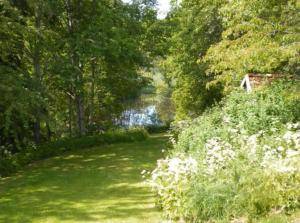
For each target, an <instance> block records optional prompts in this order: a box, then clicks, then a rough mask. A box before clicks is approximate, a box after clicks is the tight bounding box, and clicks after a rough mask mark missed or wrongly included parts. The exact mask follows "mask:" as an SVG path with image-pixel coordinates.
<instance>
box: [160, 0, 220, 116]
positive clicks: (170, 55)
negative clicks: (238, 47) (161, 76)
mask: <svg viewBox="0 0 300 223" xmlns="http://www.w3.org/2000/svg"><path fill="white" fill-rule="evenodd" d="M219 5H220V1H201V0H184V1H182V3H181V7H180V8H178V10H175V12H174V13H173V14H171V15H170V18H167V20H166V22H169V23H171V24H175V25H176V24H177V25H176V26H175V25H173V26H174V30H173V32H172V33H171V35H170V34H168V35H167V34H166V35H165V36H166V39H167V43H168V44H169V46H170V47H169V49H168V50H165V57H166V59H165V60H163V61H162V63H161V66H162V68H163V70H164V73H165V76H166V77H167V78H168V79H171V80H172V85H173V86H172V87H173V94H172V99H173V102H174V105H175V108H176V119H177V120H180V119H187V118H189V117H195V116H197V115H199V114H201V112H203V111H204V110H205V108H206V107H208V106H211V105H212V104H213V103H215V102H216V101H218V100H220V98H221V96H222V95H221V94H220V91H221V89H222V86H213V87H211V88H210V89H207V88H206V83H207V82H208V81H210V78H208V77H207V76H206V74H205V70H206V64H204V63H201V64H199V63H198V62H197V61H198V59H199V58H200V57H202V56H203V55H205V53H206V51H207V49H208V48H209V47H210V46H211V45H212V44H214V43H216V42H218V41H219V39H220V35H221V32H222V25H221V17H220V15H219V13H218V8H219Z"/></svg>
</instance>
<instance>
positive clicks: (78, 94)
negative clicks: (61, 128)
mask: <svg viewBox="0 0 300 223" xmlns="http://www.w3.org/2000/svg"><path fill="white" fill-rule="evenodd" d="M65 3H66V9H67V18H68V32H69V33H70V34H71V36H72V35H73V34H74V33H76V31H77V28H78V24H77V23H78V18H76V16H78V15H80V13H79V10H80V5H81V4H80V3H81V1H78V2H77V3H76V4H75V3H73V4H72V3H71V1H70V0H67V1H65ZM75 49H76V41H75V42H73V43H71V44H70V61H71V64H72V67H73V72H74V77H75V80H76V82H75V89H74V92H75V103H76V110H77V125H78V130H79V135H84V134H85V131H86V130H85V120H84V93H83V76H82V70H81V66H80V63H79V62H80V60H79V55H78V53H77V52H76V50H75Z"/></svg>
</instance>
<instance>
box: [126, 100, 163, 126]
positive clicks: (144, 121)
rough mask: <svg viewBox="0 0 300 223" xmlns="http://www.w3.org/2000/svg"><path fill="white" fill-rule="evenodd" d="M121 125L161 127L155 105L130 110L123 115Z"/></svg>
mask: <svg viewBox="0 0 300 223" xmlns="http://www.w3.org/2000/svg"><path fill="white" fill-rule="evenodd" d="M120 124H121V125H122V126H125V127H132V126H148V125H161V124H162V122H161V121H160V119H159V117H158V114H157V111H156V107H155V105H149V106H147V107H145V108H143V109H138V110H137V109H128V110H126V111H124V112H123V113H122V115H121V119H120Z"/></svg>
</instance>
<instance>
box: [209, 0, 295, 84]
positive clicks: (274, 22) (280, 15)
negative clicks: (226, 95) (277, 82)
mask: <svg viewBox="0 0 300 223" xmlns="http://www.w3.org/2000/svg"><path fill="white" fill-rule="evenodd" d="M219 11H220V14H221V16H222V20H223V26H224V31H223V33H222V40H221V41H220V42H218V43H217V44H216V45H214V46H212V47H211V48H210V49H209V50H208V52H207V55H206V56H205V57H204V59H203V61H204V62H206V63H207V64H208V66H209V68H208V70H207V71H206V72H207V74H208V75H210V76H213V77H214V81H212V82H211V83H210V84H209V85H214V84H215V83H218V82H221V83H223V84H224V85H226V86H227V88H228V89H227V90H230V89H231V88H232V86H237V85H238V84H239V81H240V80H241V78H242V77H243V76H244V75H245V74H246V73H263V74H265V73H280V74H285V75H298V74H299V50H300V48H299V40H300V35H299V24H300V21H299V16H298V12H299V4H298V5H297V1H295V0H283V1H264V0H255V1H246V0H245V1H230V2H228V3H227V4H224V5H223V6H222V7H221V8H220V9H219Z"/></svg>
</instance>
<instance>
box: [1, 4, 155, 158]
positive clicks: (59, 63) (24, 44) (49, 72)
mask: <svg viewBox="0 0 300 223" xmlns="http://www.w3.org/2000/svg"><path fill="white" fill-rule="evenodd" d="M0 11H1V12H0V26H1V30H0V41H1V44H0V51H1V53H0V99H1V100H0V123H1V125H0V146H1V148H0V153H3V151H4V149H5V150H8V149H9V150H10V152H12V153H16V152H19V151H20V150H22V148H26V146H27V145H30V144H31V143H32V142H34V143H35V144H40V143H45V142H47V141H50V140H51V139H52V140H53V139H59V138H61V137H74V136H78V135H81V136H83V135H85V134H86V133H87V134H95V133H99V132H101V131H103V130H107V129H110V128H112V127H113V126H114V125H115V120H116V119H117V118H118V117H119V116H120V115H121V113H122V111H123V110H124V108H125V106H126V103H127V101H128V100H133V99H135V98H137V97H138V96H139V93H140V90H141V89H142V88H143V87H144V86H145V85H146V84H147V83H148V80H147V79H146V78H144V77H143V76H142V75H140V72H139V71H140V69H141V68H144V67H147V66H148V65H149V58H148V57H147V53H146V50H147V49H146V48H145V47H144V45H143V44H144V43H145V42H146V40H147V39H145V38H146V32H147V28H148V26H150V25H151V23H153V22H154V20H155V19H156V18H155V13H156V11H155V9H154V1H135V2H134V3H132V4H125V3H123V2H122V1H110V0H104V1H101V2H99V1H77V0H70V1H69V0H68V1H63V0H58V1H52V0H47V1H42V0H24V1H11V0H4V1H1V2H0Z"/></svg>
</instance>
